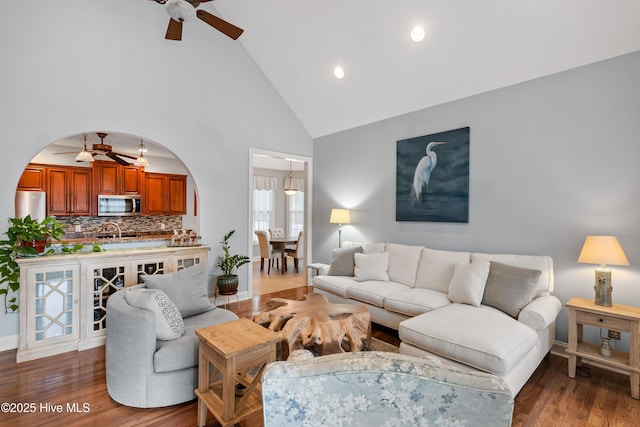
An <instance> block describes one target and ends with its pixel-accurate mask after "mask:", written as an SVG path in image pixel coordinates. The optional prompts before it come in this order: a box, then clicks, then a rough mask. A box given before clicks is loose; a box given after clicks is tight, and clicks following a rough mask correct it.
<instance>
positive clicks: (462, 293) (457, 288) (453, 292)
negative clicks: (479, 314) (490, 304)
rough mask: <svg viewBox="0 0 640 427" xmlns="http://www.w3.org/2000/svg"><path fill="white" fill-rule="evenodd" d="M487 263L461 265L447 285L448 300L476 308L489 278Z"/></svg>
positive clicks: (488, 265) (488, 264) (457, 267)
mask: <svg viewBox="0 0 640 427" xmlns="http://www.w3.org/2000/svg"><path fill="white" fill-rule="evenodd" d="M489 267H490V263H489V261H481V262H472V263H466V262H465V263H461V264H458V265H457V266H456V268H455V270H454V271H453V277H452V278H451V282H450V283H449V300H450V301H451V302H457V303H460V304H469V305H473V306H475V307H478V306H479V305H480V303H481V302H482V297H483V295H484V288H485V286H486V284H487V277H489Z"/></svg>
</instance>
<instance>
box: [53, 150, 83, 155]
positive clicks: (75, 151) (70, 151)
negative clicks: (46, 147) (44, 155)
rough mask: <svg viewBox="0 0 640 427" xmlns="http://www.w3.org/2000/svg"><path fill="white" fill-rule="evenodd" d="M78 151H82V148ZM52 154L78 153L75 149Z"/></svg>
mask: <svg viewBox="0 0 640 427" xmlns="http://www.w3.org/2000/svg"><path fill="white" fill-rule="evenodd" d="M80 151H82V150H80ZM53 154H78V150H76V151H65V152H63V153H53Z"/></svg>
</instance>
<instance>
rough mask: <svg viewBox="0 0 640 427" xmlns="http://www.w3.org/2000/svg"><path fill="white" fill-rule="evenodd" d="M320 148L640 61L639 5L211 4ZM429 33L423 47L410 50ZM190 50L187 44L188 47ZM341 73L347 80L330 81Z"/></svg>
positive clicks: (497, 0) (470, 0) (632, 0)
mask: <svg viewBox="0 0 640 427" xmlns="http://www.w3.org/2000/svg"><path fill="white" fill-rule="evenodd" d="M200 8H201V9H207V10H209V11H210V12H212V13H216V14H217V15H219V16H220V17H222V18H224V19H225V20H227V21H229V22H232V23H233V24H235V25H237V26H239V27H241V28H244V29H245V32H244V34H242V36H241V37H240V38H239V39H238V41H239V42H240V43H242V44H243V45H244V47H245V48H246V49H247V51H248V52H249V53H250V54H251V55H252V57H253V58H254V59H255V61H256V63H257V64H258V65H259V66H260V67H261V69H262V70H263V71H264V73H265V74H266V76H267V77H268V78H269V80H270V81H271V82H272V83H273V85H274V86H275V87H276V89H277V90H278V91H279V92H280V94H281V95H282V97H283V98H284V99H285V101H286V102H287V103H288V104H289V106H290V107H291V109H292V110H293V111H294V112H295V114H296V115H297V116H298V118H299V119H300V120H301V122H302V123H303V125H304V126H305V127H306V128H307V130H308V131H309V133H310V134H311V136H313V137H319V136H323V135H328V134H331V133H334V132H338V131H341V130H345V129H350V128H353V127H357V126H360V125H364V124H367V123H372V122H375V121H378V120H382V119H385V118H389V117H393V116H397V115H400V114H403V113H407V112H411V111H416V110H419V109H422V108H426V107H429V106H433V105H438V104H442V103H445V102H448V101H452V100H455V99H460V98H463V97H467V96H470V95H474V94H478V93H482V92H486V91H490V90H493V89H497V88H501V87H505V86H508V85H512V84H516V83H519V82H523V81H526V80H530V79H534V78H537V77H541V76H545V75H549V74H553V73H556V72H560V71H563V70H567V69H571V68H575V67H578V66H581V65H585V64H589V63H592V62H596V61H600V60H604V59H607V58H611V57H614V56H618V55H622V54H625V53H629V52H633V51H636V50H640V25H639V24H638V23H639V22H640V2H638V1H637V0H616V1H602V0H562V1H558V0H395V1H390V0H386V1H383V0H216V1H215V2H211V3H203V4H202V5H201V6H200ZM415 25H422V26H423V27H424V29H425V32H426V37H425V38H424V40H423V41H422V42H419V43H416V42H413V41H412V40H411V38H410V37H409V33H410V31H411V30H412V28H413V27H414V26H415ZM185 42H188V40H187V38H186V37H185V39H183V41H182V43H185ZM338 65H340V66H342V67H343V69H344V72H345V76H344V78H343V79H337V78H335V77H334V75H333V70H334V68H335V67H336V66H338Z"/></svg>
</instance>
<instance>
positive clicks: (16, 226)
mask: <svg viewBox="0 0 640 427" xmlns="http://www.w3.org/2000/svg"><path fill="white" fill-rule="evenodd" d="M9 223H10V226H9V228H8V230H7V231H6V233H4V234H6V235H7V239H6V240H2V241H0V275H2V278H0V295H3V296H4V310H5V313H9V312H16V311H18V303H17V298H16V297H15V296H11V294H14V295H15V293H16V292H18V289H20V266H19V265H18V263H16V261H15V260H16V258H18V257H21V256H37V255H38V254H40V253H43V252H44V251H45V249H46V248H47V247H49V246H50V245H51V241H52V240H58V239H60V238H61V237H62V236H64V228H63V227H62V226H61V225H60V223H58V221H56V219H55V218H53V217H47V218H45V219H43V220H42V221H38V220H35V219H32V218H31V215H27V216H25V217H24V218H9ZM49 251H50V252H53V249H50V250H49Z"/></svg>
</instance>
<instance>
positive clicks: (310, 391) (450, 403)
mask: <svg viewBox="0 0 640 427" xmlns="http://www.w3.org/2000/svg"><path fill="white" fill-rule="evenodd" d="M306 353H308V354H306ZM310 355H311V353H309V352H307V351H306V350H297V351H295V352H293V353H292V355H291V356H290V357H289V359H288V360H287V361H285V362H275V363H271V364H269V365H268V366H267V368H266V370H265V373H264V376H263V379H262V400H263V410H264V425H265V426H266V427H282V426H347V425H348V426H433V425H440V426H462V425H477V426H480V425H482V426H510V425H511V419H512V415H513V397H512V396H511V392H510V390H509V388H508V387H507V386H506V384H505V383H504V381H503V380H502V379H501V378H499V377H497V376H494V375H491V374H485V373H482V372H478V371H473V370H468V369H465V368H462V367H453V366H449V365H444V364H442V363H441V362H440V361H439V360H438V359H435V358H430V357H427V358H422V359H421V358H416V357H412V356H407V355H401V354H396V353H387V352H375V351H371V352H359V353H344V354H333V355H329V356H320V357H316V358H313V356H312V355H311V356H310Z"/></svg>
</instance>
